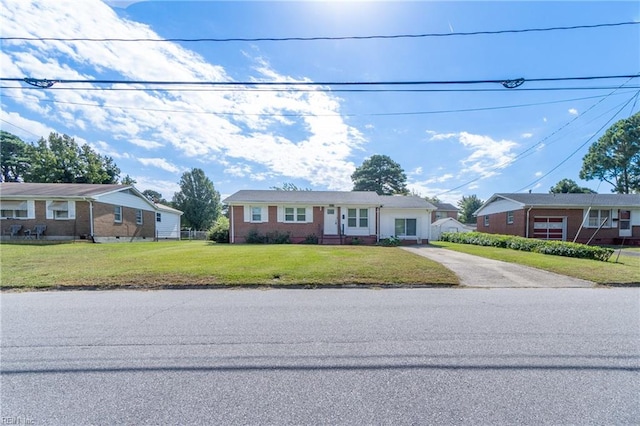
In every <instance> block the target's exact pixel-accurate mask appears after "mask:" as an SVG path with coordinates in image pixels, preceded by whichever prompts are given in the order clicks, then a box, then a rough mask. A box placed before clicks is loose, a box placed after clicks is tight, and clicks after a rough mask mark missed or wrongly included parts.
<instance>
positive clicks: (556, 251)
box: [440, 232, 613, 262]
mask: <svg viewBox="0 0 640 426" xmlns="http://www.w3.org/2000/svg"><path fill="white" fill-rule="evenodd" d="M440 240H442V241H448V242H451V243H459V244H474V245H478V246H488V247H501V248H510V249H512V250H522V251H530V252H534V253H542V254H552V255H555V256H566V257H576V258H580V259H592V260H601V261H603V262H606V261H608V260H609V258H610V257H611V255H612V254H613V249H610V248H605V247H598V246H588V245H586V244H578V243H569V242H565V241H549V240H537V239H534V238H524V237H517V236H514V235H499V234H484V233H482V232H460V233H456V232H445V233H443V234H442V235H441V236H440Z"/></svg>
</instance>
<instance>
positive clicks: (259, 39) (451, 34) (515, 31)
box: [0, 21, 640, 43]
mask: <svg viewBox="0 0 640 426" xmlns="http://www.w3.org/2000/svg"><path fill="white" fill-rule="evenodd" d="M638 24H640V22H635V21H629V22H614V23H604V24H593V25H572V26H561V27H547V28H524V29H509V30H495V31H469V32H448V33H423V34H394V35H367V36H337V37H331V36H319V37H254V38H241V37H237V38H204V37H203V38H89V37H70V38H65V37H0V40H2V41H91V42H94V41H95V42H112V41H117V42H181V43H182V42H184V43H188V42H215V43H220V42H262V41H276V42H280V41H319V40H380V39H383V40H385V39H399V38H429V37H459V36H460V37H461V36H477V35H496V34H519V33H530V32H546V31H569V30H580V29H593V28H605V27H621V26H626V25H638Z"/></svg>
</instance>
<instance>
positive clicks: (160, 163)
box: [138, 158, 180, 173]
mask: <svg viewBox="0 0 640 426" xmlns="http://www.w3.org/2000/svg"><path fill="white" fill-rule="evenodd" d="M138 161H139V162H140V163H142V164H144V165H145V166H153V167H157V168H159V169H162V170H166V171H168V172H171V173H179V172H180V168H179V167H177V166H175V165H174V164H171V163H169V162H168V161H167V160H165V159H164V158H138Z"/></svg>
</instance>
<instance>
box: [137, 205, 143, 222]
mask: <svg viewBox="0 0 640 426" xmlns="http://www.w3.org/2000/svg"><path fill="white" fill-rule="evenodd" d="M142 217H143V216H142V210H141V209H138V210H136V225H142Z"/></svg>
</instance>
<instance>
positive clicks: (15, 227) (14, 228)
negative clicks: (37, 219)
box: [4, 225, 22, 238]
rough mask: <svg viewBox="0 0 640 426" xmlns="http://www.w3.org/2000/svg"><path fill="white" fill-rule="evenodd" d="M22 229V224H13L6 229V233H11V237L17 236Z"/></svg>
mask: <svg viewBox="0 0 640 426" xmlns="http://www.w3.org/2000/svg"><path fill="white" fill-rule="evenodd" d="M21 229H22V225H11V226H10V227H9V229H7V230H5V231H4V233H5V234H8V235H9V238H13V237H17V236H18V234H19V233H20V230H21Z"/></svg>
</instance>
